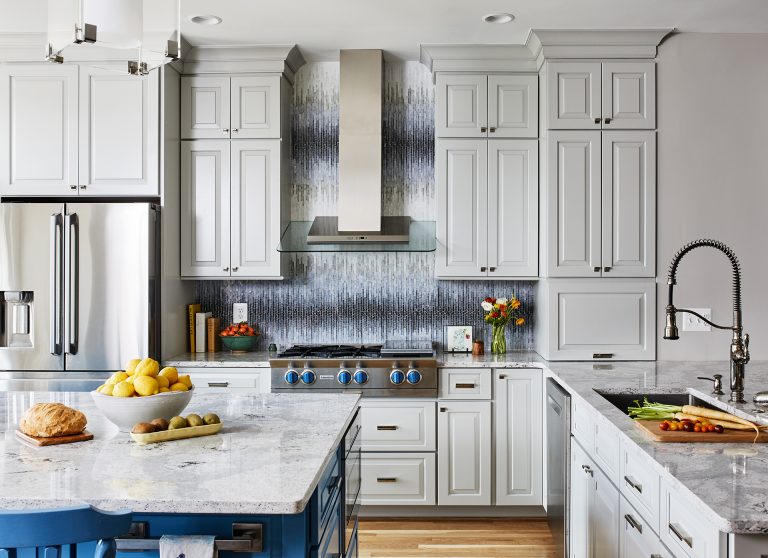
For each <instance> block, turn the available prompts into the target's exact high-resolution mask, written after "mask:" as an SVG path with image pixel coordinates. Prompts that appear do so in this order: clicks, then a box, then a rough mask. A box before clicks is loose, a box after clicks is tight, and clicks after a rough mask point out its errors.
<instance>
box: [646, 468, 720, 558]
mask: <svg viewBox="0 0 768 558" xmlns="http://www.w3.org/2000/svg"><path fill="white" fill-rule="evenodd" d="M659 509H660V512H661V513H660V516H661V517H660V519H659V521H660V524H659V531H660V533H659V535H661V541H662V542H663V543H664V544H665V545H666V546H667V548H668V549H669V550H670V551H672V554H673V555H674V556H675V558H719V557H720V556H723V555H725V547H726V544H725V538H724V536H723V535H722V534H721V533H720V531H718V530H717V528H716V527H714V526H713V525H711V524H710V523H709V522H708V521H707V518H706V517H703V516H702V514H701V513H699V512H696V511H693V510H692V506H691V504H690V502H688V497H686V496H685V495H684V494H682V492H681V491H679V490H678V489H677V488H675V487H673V486H672V484H671V483H669V482H667V481H665V480H664V479H662V480H661V503H660V506H659ZM721 546H722V549H721ZM721 551H722V552H721Z"/></svg>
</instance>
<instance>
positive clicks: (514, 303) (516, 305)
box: [511, 299, 520, 310]
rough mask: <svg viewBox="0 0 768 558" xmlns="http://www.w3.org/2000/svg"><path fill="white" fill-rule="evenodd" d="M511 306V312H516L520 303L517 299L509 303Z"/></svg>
mask: <svg viewBox="0 0 768 558" xmlns="http://www.w3.org/2000/svg"><path fill="white" fill-rule="evenodd" d="M511 305H512V310H517V309H518V308H520V301H519V300H517V299H514V300H513V301H512V302H511Z"/></svg>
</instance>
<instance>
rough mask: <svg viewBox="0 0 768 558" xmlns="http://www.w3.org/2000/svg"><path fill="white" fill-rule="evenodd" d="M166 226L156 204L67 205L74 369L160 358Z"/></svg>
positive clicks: (69, 364) (68, 329) (68, 313)
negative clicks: (161, 243) (162, 230)
mask: <svg viewBox="0 0 768 558" xmlns="http://www.w3.org/2000/svg"><path fill="white" fill-rule="evenodd" d="M158 226H159V212H158V210H157V209H156V208H155V206H153V205H151V204H148V203H121V204H117V203H89V204H84V203H76V204H67V207H66V215H65V216H64V231H65V234H64V237H65V242H64V254H65V257H64V259H65V281H64V282H65V288H64V292H65V296H64V299H65V304H64V307H65V318H64V322H65V325H64V334H65V335H64V339H65V342H64V345H65V350H66V353H67V354H66V368H67V370H119V369H121V368H122V366H124V363H125V362H126V361H128V360H129V359H131V358H136V357H145V356H157V349H158V345H157V335H158V332H159V324H158V323H157V318H156V312H155V307H156V305H157V304H158V302H159V301H158V300H157V297H158V294H157V293H158V278H157V276H156V273H157V269H158V262H157V257H158V253H159V250H158V247H157V242H158V238H159V234H158Z"/></svg>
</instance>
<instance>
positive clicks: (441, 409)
mask: <svg viewBox="0 0 768 558" xmlns="http://www.w3.org/2000/svg"><path fill="white" fill-rule="evenodd" d="M447 410H448V408H447V407H440V412H441V413H444V412H446V411H447Z"/></svg>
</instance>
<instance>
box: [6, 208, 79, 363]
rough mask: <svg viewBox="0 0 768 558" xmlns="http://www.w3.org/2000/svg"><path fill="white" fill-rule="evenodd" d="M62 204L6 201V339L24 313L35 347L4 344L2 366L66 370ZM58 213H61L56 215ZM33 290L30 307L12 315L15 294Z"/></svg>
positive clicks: (32, 344) (30, 340) (29, 338)
mask: <svg viewBox="0 0 768 558" xmlns="http://www.w3.org/2000/svg"><path fill="white" fill-rule="evenodd" d="M62 209H63V204H60V203H58V204H57V203H3V204H0V293H5V294H0V338H4V339H7V338H8V336H9V329H10V328H11V327H12V326H11V325H10V324H11V323H13V322H14V320H15V321H16V322H18V321H19V320H18V316H19V315H21V316H23V318H24V319H25V320H26V321H27V324H28V327H29V328H30V330H29V337H28V340H29V346H18V347H14V346H7V345H8V344H7V343H0V344H2V345H4V346H0V370H63V369H64V357H63V356H62V354H61V352H62V351H61V318H60V316H61V314H60V312H58V306H59V304H60V302H61V282H60V278H61V276H60V273H59V271H60V269H59V267H60V266H61V212H62ZM56 216H58V217H56ZM16 292H26V293H31V300H30V302H29V307H28V308H27V309H26V311H25V312H17V313H16V314H17V315H16V317H13V316H10V315H7V314H6V309H8V308H10V304H8V303H4V299H5V298H6V296H8V295H9V293H16Z"/></svg>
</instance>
